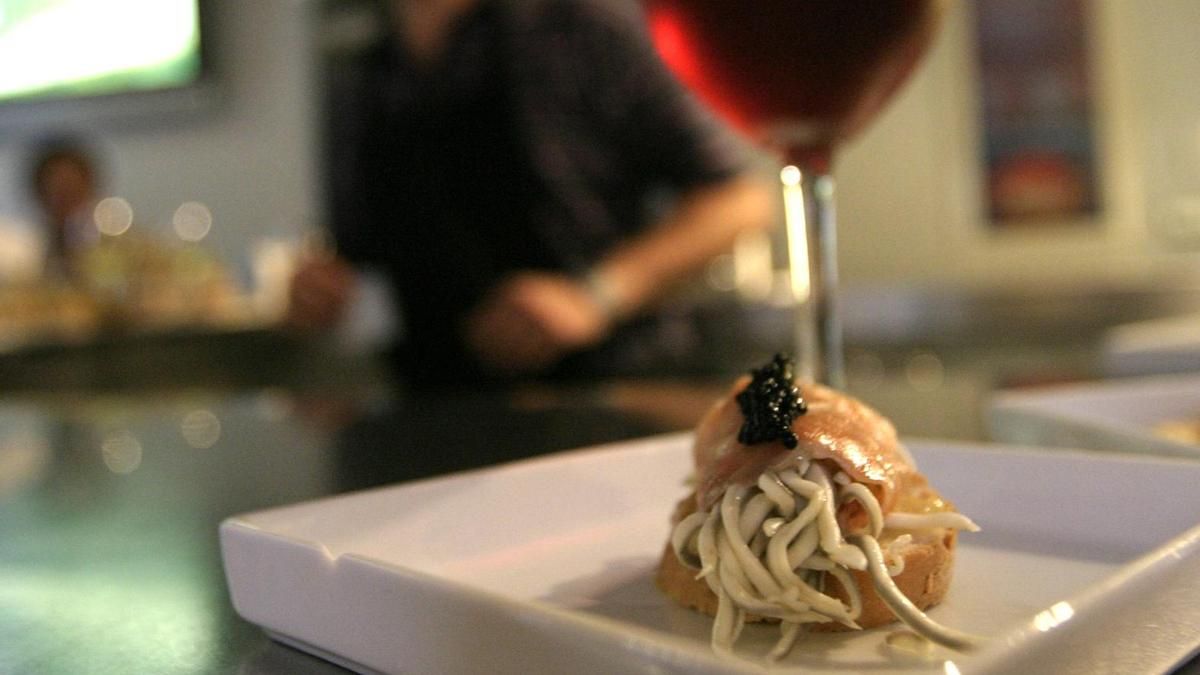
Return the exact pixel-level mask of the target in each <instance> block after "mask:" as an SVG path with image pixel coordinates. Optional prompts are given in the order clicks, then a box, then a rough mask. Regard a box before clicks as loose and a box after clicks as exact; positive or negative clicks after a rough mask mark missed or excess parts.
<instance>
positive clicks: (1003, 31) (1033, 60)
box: [974, 0, 1100, 229]
mask: <svg viewBox="0 0 1200 675" xmlns="http://www.w3.org/2000/svg"><path fill="white" fill-rule="evenodd" d="M974 7H975V23H976V34H977V36H978V49H979V67H980V69H979V72H980V86H981V89H982V91H981V94H982V100H983V135H984V138H983V146H984V161H985V170H986V177H987V200H988V204H987V211H988V214H989V216H990V222H991V223H992V225H993V227H995V228H997V229H1010V228H1013V227H1028V226H1032V227H1047V226H1055V225H1062V224H1078V223H1096V222H1098V219H1097V218H1095V216H1096V215H1097V213H1098V211H1099V208H1100V206H1099V204H1100V199H1099V195H1098V194H1097V193H1098V189H1097V157H1096V149H1095V129H1094V124H1093V118H1092V110H1093V104H1094V101H1093V95H1094V92H1093V84H1094V83H1093V79H1092V72H1091V67H1090V60H1089V57H1088V16H1087V7H1086V3H1085V1H1084V0H979V2H977V3H976V4H975V5H974Z"/></svg>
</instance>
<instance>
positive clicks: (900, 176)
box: [836, 0, 1200, 288]
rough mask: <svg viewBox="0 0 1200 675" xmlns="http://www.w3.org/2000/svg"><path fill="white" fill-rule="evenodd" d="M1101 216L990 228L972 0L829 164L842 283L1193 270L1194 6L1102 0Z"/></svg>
mask: <svg viewBox="0 0 1200 675" xmlns="http://www.w3.org/2000/svg"><path fill="white" fill-rule="evenodd" d="M1091 7H1092V9H1093V16H1094V26H1093V30H1094V42H1093V44H1092V48H1093V52H1094V54H1093V56H1094V63H1095V70H1094V72H1095V73H1096V80H1097V82H1096V84H1097V91H1098V97H1097V105H1096V109H1097V120H1096V121H1097V128H1098V132H1099V134H1098V135H1099V151H1100V155H1101V163H1102V164H1103V170H1102V176H1101V181H1102V190H1103V192H1104V194H1105V196H1104V201H1105V212H1104V215H1103V216H1102V218H1101V219H1100V222H1099V223H1097V225H1098V226H1097V227H1082V228H1079V227H1075V228H1072V227H1054V228H1043V229H1041V230H1040V231H1038V232H1032V231H1028V230H1023V231H1008V232H997V231H994V230H991V229H989V228H988V226H987V224H986V215H985V213H984V212H983V208H982V207H983V196H982V194H983V193H982V171H981V159H980V155H979V152H980V151H979V148H980V142H979V138H980V136H979V133H980V130H979V122H978V119H979V117H978V116H979V112H978V105H979V103H978V97H977V92H976V89H975V80H974V77H975V72H974V69H975V67H976V66H975V60H974V51H973V45H972V42H971V39H972V38H971V21H970V19H971V17H970V16H969V14H968V13H969V11H970V3H966V2H959V3H955V4H954V5H953V10H952V11H951V13H950V16H949V19H948V21H947V23H946V25H945V26H944V29H943V31H942V33H941V35H940V36H939V39H938V42H937V44H936V45H935V47H934V49H933V50H932V52H931V54H930V55H929V58H928V60H927V61H926V63H925V64H924V66H923V67H922V69H921V71H920V73H919V74H918V75H917V77H915V78H914V81H913V82H912V83H911V84H910V86H909V87H908V88H907V89H906V90H905V91H904V93H903V94H902V95H901V97H900V98H899V99H898V100H897V101H896V102H895V103H894V104H893V105H892V107H891V108H890V109H889V110H888V111H887V112H886V113H885V114H884V115H883V117H882V118H881V119H880V120H878V121H877V123H876V124H875V125H873V126H872V127H871V128H870V129H869V131H868V132H867V133H866V134H865V135H864V136H863V137H862V138H860V139H858V140H856V141H854V142H853V143H851V144H850V145H849V146H848V147H847V148H846V149H845V151H844V152H842V153H841V155H840V157H839V158H838V162H837V165H836V175H837V178H838V197H839V201H838V208H839V220H840V229H839V235H840V245H841V256H840V262H841V265H842V270H843V279H844V280H845V283H846V284H847V285H849V286H854V285H876V284H881V283H883V284H888V283H894V282H898V281H915V282H926V283H951V284H955V285H965V286H974V287H987V288H995V287H1008V286H1013V285H1025V286H1029V285H1034V286H1037V287H1047V288H1049V287H1053V286H1064V285H1065V286H1073V285H1095V284H1117V283H1149V282H1154V281H1156V280H1158V281H1161V280H1162V279H1163V278H1171V279H1174V280H1176V281H1178V280H1179V277H1181V276H1182V277H1183V280H1184V281H1187V280H1188V279H1190V276H1191V270H1192V268H1193V267H1196V266H1197V265H1196V263H1197V262H1200V255H1198V254H1197V253H1196V251H1198V250H1200V88H1197V87H1195V86H1193V83H1194V82H1195V81H1196V80H1197V78H1200V49H1198V48H1197V46H1196V45H1197V42H1196V38H1195V27H1196V26H1200V3H1197V2H1194V0H1152V1H1151V2H1146V3H1141V2H1133V1H1132V0H1094V2H1093V3H1092V5H1091Z"/></svg>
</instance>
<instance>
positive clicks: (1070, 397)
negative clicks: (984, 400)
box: [988, 375, 1200, 459]
mask: <svg viewBox="0 0 1200 675" xmlns="http://www.w3.org/2000/svg"><path fill="white" fill-rule="evenodd" d="M1187 420H1200V375H1175V376H1158V377H1143V378H1124V379H1116V380H1104V381H1101V382H1094V383H1086V384H1072V385H1062V386H1053V387H1045V388H1038V389H1028V390H1017V389H1014V390H1009V391H1004V392H1000V393H998V394H996V395H995V396H993V397H992V399H991V401H989V403H988V429H989V433H990V435H991V437H992V438H993V439H995V440H997V441H1001V442H1004V443H1017V444H1022V445H1050V446H1057V447H1065V448H1086V449H1089V450H1106V451H1114V452H1136V453H1150V454H1155V455H1170V456H1175V457H1192V458H1197V459H1200V445H1194V444H1191V443H1184V442H1181V441H1176V440H1171V439H1169V438H1163V437H1159V436H1157V435H1155V433H1154V429H1155V427H1157V426H1158V425H1159V424H1162V423H1164V422H1178V421H1187Z"/></svg>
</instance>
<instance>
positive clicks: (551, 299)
mask: <svg viewBox="0 0 1200 675" xmlns="http://www.w3.org/2000/svg"><path fill="white" fill-rule="evenodd" d="M610 324H611V318H610V317H609V315H608V313H607V312H606V311H605V309H604V308H603V307H602V306H601V305H600V303H598V302H597V301H596V299H595V298H593V297H592V295H591V294H589V293H588V290H587V289H586V288H585V287H584V286H583V285H582V284H581V283H580V282H579V281H577V280H575V279H572V278H571V277H568V276H565V275H561V274H549V273H540V272H522V273H520V274H517V275H514V276H512V277H510V278H508V279H507V280H505V281H504V282H502V283H501V284H500V285H499V286H498V287H496V288H495V289H494V290H493V291H492V292H491V293H490V294H489V295H488V296H487V298H486V299H485V300H484V301H483V303H482V304H481V305H480V306H479V307H477V308H476V309H475V310H474V311H473V312H471V314H470V315H469V316H468V317H467V322H466V338H467V345H468V347H470V348H471V349H472V350H473V351H474V352H475V355H476V356H477V357H478V358H479V360H480V362H482V363H483V364H484V365H486V366H488V367H491V368H493V369H495V370H497V371H500V372H505V373H519V372H536V371H539V370H544V369H545V368H547V367H549V366H551V365H553V364H554V363H556V362H557V361H558V360H559V359H561V358H562V357H564V356H566V355H567V354H569V353H571V352H573V351H577V350H579V349H582V348H584V347H589V346H591V345H594V344H596V343H597V342H599V341H600V340H601V339H603V338H604V336H605V335H606V334H607V333H608V330H609V328H610Z"/></svg>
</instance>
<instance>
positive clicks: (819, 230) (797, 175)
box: [780, 166, 846, 389]
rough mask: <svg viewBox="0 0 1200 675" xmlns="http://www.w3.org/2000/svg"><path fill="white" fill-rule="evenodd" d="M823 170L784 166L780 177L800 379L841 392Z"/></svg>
mask: <svg viewBox="0 0 1200 675" xmlns="http://www.w3.org/2000/svg"><path fill="white" fill-rule="evenodd" d="M822 169H824V167H821V168H818V169H812V168H805V167H802V166H801V167H796V166H789V167H787V168H785V169H784V170H783V172H781V173H780V179H781V182H782V187H783V195H784V209H785V215H786V223H787V230H788V231H787V238H788V253H789V265H790V268H791V274H792V290H793V295H794V297H795V302H796V310H795V311H796V319H795V329H796V334H795V341H796V345H795V351H796V362H797V364H798V368H799V371H800V372H799V373H798V375H799V376H800V377H801V378H803V379H807V380H810V381H816V382H823V383H825V384H828V385H829V386H831V387H835V388H838V389H844V388H845V386H846V381H845V357H844V355H843V352H842V325H841V321H840V314H839V313H838V307H837V287H838V272H837V220H836V217H835V210H834V182H833V176H832V175H831V174H830V173H829V172H828V171H827V170H822Z"/></svg>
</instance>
